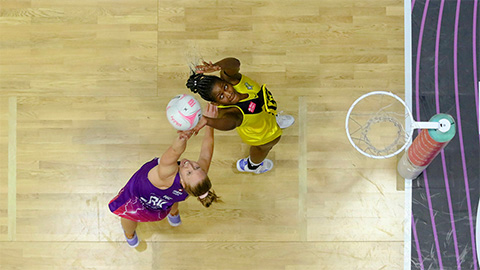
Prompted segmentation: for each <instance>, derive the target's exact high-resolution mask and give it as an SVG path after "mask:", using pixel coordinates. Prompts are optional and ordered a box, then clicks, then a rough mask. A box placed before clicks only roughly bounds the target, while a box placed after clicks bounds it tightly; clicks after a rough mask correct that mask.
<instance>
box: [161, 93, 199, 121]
mask: <svg viewBox="0 0 480 270" xmlns="http://www.w3.org/2000/svg"><path fill="white" fill-rule="evenodd" d="M200 118H202V107H201V106H200V103H198V101H197V100H196V99H195V98H194V97H192V96H190V95H185V94H183V95H178V96H175V97H174V98H172V100H170V102H169V103H168V105H167V119H168V121H169V122H170V124H172V126H173V127H174V128H176V129H178V130H190V129H192V128H194V127H195V126H196V125H197V124H198V121H200Z"/></svg>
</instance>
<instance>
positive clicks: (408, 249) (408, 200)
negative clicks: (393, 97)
mask: <svg viewBox="0 0 480 270" xmlns="http://www.w3.org/2000/svg"><path fill="white" fill-rule="evenodd" d="M403 5H404V26H405V49H404V51H405V60H404V61H405V103H406V104H407V106H408V108H409V109H410V111H411V110H412V27H411V26H412V24H411V21H412V13H411V9H412V2H411V0H404V1H403ZM405 126H406V127H407V128H411V123H410V119H409V118H408V117H407V120H405ZM409 132H410V130H407V132H406V133H407V134H410V133H409ZM409 140H411V138H410V139H409ZM407 148H408V147H407ZM407 148H406V149H407ZM404 205H405V206H404V207H405V212H404V215H405V216H404V223H403V229H404V234H403V236H404V238H403V264H404V265H403V269H405V270H410V269H411V267H412V266H411V259H412V258H411V256H412V255H411V254H412V243H411V241H412V181H411V180H406V179H405V204H404Z"/></svg>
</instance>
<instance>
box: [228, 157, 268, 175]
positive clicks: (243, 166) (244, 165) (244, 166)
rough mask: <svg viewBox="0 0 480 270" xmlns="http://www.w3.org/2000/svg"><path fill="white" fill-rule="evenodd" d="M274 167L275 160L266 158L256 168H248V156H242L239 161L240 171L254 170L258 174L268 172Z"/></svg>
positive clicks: (238, 168) (238, 167)
mask: <svg viewBox="0 0 480 270" xmlns="http://www.w3.org/2000/svg"><path fill="white" fill-rule="evenodd" d="M272 168H273V161H271V160H270V159H268V158H266V159H264V160H263V161H262V163H260V166H258V168H256V169H255V170H252V169H250V168H248V158H242V159H239V160H238V161H237V170H238V171H240V172H252V173H256V174H261V173H266V172H268V171H270V170H271V169H272Z"/></svg>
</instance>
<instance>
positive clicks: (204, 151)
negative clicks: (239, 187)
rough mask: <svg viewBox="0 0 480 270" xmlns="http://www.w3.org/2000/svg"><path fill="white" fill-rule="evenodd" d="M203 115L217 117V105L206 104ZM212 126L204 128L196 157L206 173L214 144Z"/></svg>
mask: <svg viewBox="0 0 480 270" xmlns="http://www.w3.org/2000/svg"><path fill="white" fill-rule="evenodd" d="M204 115H206V116H208V117H213V118H214V117H217V115H218V109H217V106H215V105H212V104H207V107H206V109H205V112H204ZM213 131H214V130H213V128H212V127H206V128H205V135H204V137H203V141H202V148H201V149H200V155H199V157H198V164H199V165H200V167H201V168H202V169H203V171H205V173H208V170H209V168H210V163H211V162H212V157H213V146H214V137H213Z"/></svg>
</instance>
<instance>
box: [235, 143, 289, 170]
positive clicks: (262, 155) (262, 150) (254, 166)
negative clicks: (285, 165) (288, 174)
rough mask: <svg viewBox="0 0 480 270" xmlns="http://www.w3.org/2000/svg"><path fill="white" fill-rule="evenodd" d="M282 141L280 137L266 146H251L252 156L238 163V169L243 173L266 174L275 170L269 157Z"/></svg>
mask: <svg viewBox="0 0 480 270" xmlns="http://www.w3.org/2000/svg"><path fill="white" fill-rule="evenodd" d="M279 141H280V137H278V138H276V139H275V140H273V141H271V142H269V143H266V144H264V145H258V146H250V156H249V157H248V158H244V159H240V160H239V161H237V169H238V170H239V171H241V172H254V173H257V174H259V173H265V172H268V171H269V170H271V169H272V168H273V162H272V161H271V160H270V159H267V158H266V157H267V155H268V153H269V152H270V150H272V148H273V146H275V145H276V144H277V143H278V142H279Z"/></svg>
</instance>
